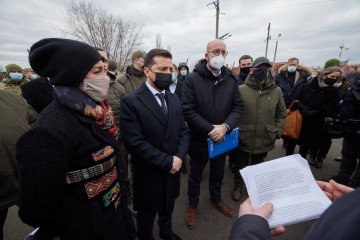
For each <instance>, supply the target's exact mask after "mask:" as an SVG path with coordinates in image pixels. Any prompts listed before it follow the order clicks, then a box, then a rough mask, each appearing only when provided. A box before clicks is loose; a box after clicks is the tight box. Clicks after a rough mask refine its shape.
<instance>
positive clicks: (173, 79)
mask: <svg viewBox="0 0 360 240" xmlns="http://www.w3.org/2000/svg"><path fill="white" fill-rule="evenodd" d="M171 80H172V81H173V82H176V74H175V73H172V74H171Z"/></svg>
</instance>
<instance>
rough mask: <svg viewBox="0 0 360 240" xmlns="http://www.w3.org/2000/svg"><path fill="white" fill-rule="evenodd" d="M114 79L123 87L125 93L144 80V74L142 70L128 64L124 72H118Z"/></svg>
mask: <svg viewBox="0 0 360 240" xmlns="http://www.w3.org/2000/svg"><path fill="white" fill-rule="evenodd" d="M115 81H116V82H118V83H120V84H121V85H122V86H123V87H124V88H125V90H126V93H131V92H133V91H134V90H135V89H137V88H138V87H140V85H141V84H142V83H144V82H145V81H146V76H145V74H144V72H142V71H139V70H137V69H136V68H134V67H133V66H132V65H130V66H128V67H127V68H126V73H125V74H120V75H119V76H118V77H117V78H116V80H115Z"/></svg>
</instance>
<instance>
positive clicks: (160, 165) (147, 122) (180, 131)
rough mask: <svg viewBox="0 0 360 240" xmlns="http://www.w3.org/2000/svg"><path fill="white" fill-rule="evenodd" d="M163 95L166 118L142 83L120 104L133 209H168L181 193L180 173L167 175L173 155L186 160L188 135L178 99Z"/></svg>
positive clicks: (121, 127)
mask: <svg viewBox="0 0 360 240" xmlns="http://www.w3.org/2000/svg"><path fill="white" fill-rule="evenodd" d="M165 92H166V99H167V107H168V118H166V117H165V115H164V114H163V112H162V111H163V110H162V108H161V107H160V105H159V104H158V102H157V100H156V99H155V97H154V95H153V94H152V93H151V91H150V90H149V89H148V87H147V86H146V84H145V83H143V84H142V85H141V86H140V87H139V88H138V89H137V90H135V91H134V92H132V93H130V94H128V95H126V96H125V97H124V98H123V99H122V101H121V113H120V129H121V133H122V137H123V140H124V143H125V147H126V148H127V150H128V152H129V153H130V154H131V156H132V161H133V167H134V185H133V188H134V208H135V209H136V210H139V209H143V208H148V207H149V206H160V205H163V204H166V206H168V204H169V203H172V201H174V200H175V199H176V198H177V197H178V196H179V194H180V173H179V172H177V173H175V174H170V173H169V172H170V170H171V168H172V163H173V156H177V157H179V158H180V159H182V160H185V157H186V154H187V151H188V144H189V143H188V142H189V136H188V134H189V133H188V128H187V126H186V124H185V120H184V118H183V115H182V110H181V106H180V101H179V98H178V97H176V96H174V95H173V94H171V93H170V92H167V91H165ZM164 199H165V202H164Z"/></svg>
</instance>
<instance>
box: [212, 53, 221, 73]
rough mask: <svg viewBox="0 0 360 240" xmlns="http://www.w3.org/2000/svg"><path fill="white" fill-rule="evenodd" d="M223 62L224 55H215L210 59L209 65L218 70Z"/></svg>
mask: <svg viewBox="0 0 360 240" xmlns="http://www.w3.org/2000/svg"><path fill="white" fill-rule="evenodd" d="M224 64H225V57H224V56H223V55H219V56H215V57H212V58H211V59H210V66H211V67H212V68H214V69H216V70H219V69H220V68H221V67H222V66H224Z"/></svg>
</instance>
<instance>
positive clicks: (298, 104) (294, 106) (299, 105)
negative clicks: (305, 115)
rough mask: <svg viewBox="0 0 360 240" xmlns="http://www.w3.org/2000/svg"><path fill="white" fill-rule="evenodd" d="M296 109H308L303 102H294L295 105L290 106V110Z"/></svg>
mask: <svg viewBox="0 0 360 240" xmlns="http://www.w3.org/2000/svg"><path fill="white" fill-rule="evenodd" d="M296 109H299V110H300V112H301V111H304V110H307V107H306V106H305V105H304V104H302V103H301V102H294V103H293V105H292V106H291V107H290V110H291V111H294V110H296Z"/></svg>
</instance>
